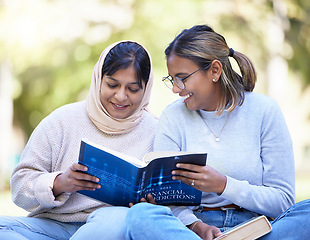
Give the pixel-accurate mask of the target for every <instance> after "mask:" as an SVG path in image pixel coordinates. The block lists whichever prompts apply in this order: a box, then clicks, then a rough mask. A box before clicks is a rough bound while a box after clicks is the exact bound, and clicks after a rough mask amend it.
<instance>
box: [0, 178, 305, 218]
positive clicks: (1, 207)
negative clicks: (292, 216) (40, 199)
mask: <svg viewBox="0 0 310 240" xmlns="http://www.w3.org/2000/svg"><path fill="white" fill-rule="evenodd" d="M309 186H310V176H307V175H302V176H297V177H296V202H300V201H302V200H305V199H308V198H310V188H309ZM0 215H2V216H4V215H5V216H26V215H27V211H25V210H24V209H22V208H19V207H18V206H16V205H15V204H14V203H13V202H12V200H11V192H10V191H9V190H7V191H2V192H0Z"/></svg>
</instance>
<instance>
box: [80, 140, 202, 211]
mask: <svg viewBox="0 0 310 240" xmlns="http://www.w3.org/2000/svg"><path fill="white" fill-rule="evenodd" d="M150 154H151V155H150V156H152V155H154V156H156V157H155V158H154V159H152V157H150V156H149V159H148V161H149V163H148V164H146V163H145V164H144V162H142V161H141V160H138V159H134V158H133V157H129V156H127V155H125V154H122V153H119V152H115V151H111V150H109V149H105V148H104V147H102V146H96V145H95V144H92V143H90V142H88V141H86V140H82V141H81V147H80V155H79V163H80V164H82V165H84V166H87V168H88V171H87V173H88V174H90V175H93V176H96V177H97V178H99V179H100V181H99V184H100V185H101V188H100V189H96V190H95V191H88V190H82V191H78V192H79V193H81V194H83V195H86V196H88V197H91V198H94V199H97V200H99V201H102V202H105V203H108V204H110V205H114V206H126V207H128V206H129V203H137V202H139V199H140V198H142V197H146V195H147V194H149V193H151V194H152V195H153V197H154V199H155V201H156V203H157V204H160V205H199V204H200V202H201V191H199V190H197V189H195V188H193V187H191V186H189V185H187V184H184V183H182V182H180V181H178V180H172V175H171V171H172V170H173V169H176V164H177V163H192V164H197V165H201V166H204V165H206V158H207V154H206V153H185V152H174V153H170V152H160V153H156V152H155V153H150ZM150 159H152V160H150Z"/></svg>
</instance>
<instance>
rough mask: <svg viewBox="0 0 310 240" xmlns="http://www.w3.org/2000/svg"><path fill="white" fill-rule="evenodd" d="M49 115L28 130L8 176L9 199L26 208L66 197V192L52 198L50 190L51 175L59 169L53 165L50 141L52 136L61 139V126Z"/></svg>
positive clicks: (33, 208) (46, 205)
mask: <svg viewBox="0 0 310 240" xmlns="http://www.w3.org/2000/svg"><path fill="white" fill-rule="evenodd" d="M50 118H51V116H48V117H47V118H45V119H44V120H42V122H41V123H40V124H39V125H38V126H37V127H36V129H35V130H34V132H33V133H32V134H31V136H30V139H29V141H28V143H27V145H26V147H25V149H24V151H23V153H22V156H21V159H20V162H19V163H18V165H17V166H16V167H15V169H14V171H13V173H12V177H11V190H12V198H13V201H14V202H15V204H16V205H18V206H20V207H22V208H24V209H25V210H27V211H30V212H35V211H38V210H40V209H42V208H53V207H56V206H60V205H62V204H64V202H65V201H66V200H67V199H68V198H69V194H66V193H64V194H60V195H59V196H57V198H55V197H54V195H53V191H52V189H53V183H54V179H55V178H56V176H57V175H59V174H60V173H61V171H55V169H54V166H55V164H56V162H57V160H58V156H59V154H58V150H57V149H59V147H58V148H57V147H56V144H55V142H53V141H55V139H56V138H55V136H57V138H59V139H61V134H60V132H61V130H60V128H59V127H58V128H57V127H56V126H55V124H57V123H55V121H54V120H53V119H50ZM56 122H57V121H56ZM51 136H52V137H51ZM51 139H54V140H53V141H52V140H51ZM56 141H58V140H56ZM58 145H59V144H58Z"/></svg>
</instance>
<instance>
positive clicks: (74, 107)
mask: <svg viewBox="0 0 310 240" xmlns="http://www.w3.org/2000/svg"><path fill="white" fill-rule="evenodd" d="M78 113H86V111H85V101H81V102H74V103H69V104H66V105H63V106H61V107H59V108H57V109H55V110H54V111H53V112H52V113H51V114H50V116H62V115H65V116H68V115H74V114H78Z"/></svg>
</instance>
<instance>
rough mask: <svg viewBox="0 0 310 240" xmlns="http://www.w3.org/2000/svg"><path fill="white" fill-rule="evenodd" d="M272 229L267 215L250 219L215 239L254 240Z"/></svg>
mask: <svg viewBox="0 0 310 240" xmlns="http://www.w3.org/2000/svg"><path fill="white" fill-rule="evenodd" d="M270 231H271V225H270V223H269V221H268V219H267V218H266V217H265V216H263V215H262V216H259V217H255V218H252V219H250V220H249V221H246V222H244V223H241V224H238V225H237V226H235V227H233V228H231V229H229V230H227V231H225V232H223V235H221V236H219V237H217V238H215V239H214V240H237V239H238V240H239V239H240V240H241V239H242V240H254V239H257V238H259V237H261V236H263V235H265V234H267V233H269V232H270Z"/></svg>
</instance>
